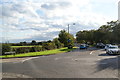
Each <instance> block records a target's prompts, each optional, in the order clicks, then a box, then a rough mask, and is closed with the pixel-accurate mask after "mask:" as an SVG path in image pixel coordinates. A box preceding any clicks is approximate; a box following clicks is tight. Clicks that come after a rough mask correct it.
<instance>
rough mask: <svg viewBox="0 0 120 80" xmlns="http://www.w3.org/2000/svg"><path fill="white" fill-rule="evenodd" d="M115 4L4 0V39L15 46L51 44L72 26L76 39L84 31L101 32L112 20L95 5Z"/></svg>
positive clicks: (0, 16) (1, 16) (90, 0)
mask: <svg viewBox="0 0 120 80" xmlns="http://www.w3.org/2000/svg"><path fill="white" fill-rule="evenodd" d="M115 1H117V0H110V1H108V0H107V1H105V2H104V1H103V0H101V1H96V0H52V1H51V0H4V1H2V2H1V3H2V4H1V3H0V11H1V12H2V14H0V23H2V22H3V24H0V26H1V27H2V28H3V32H4V33H5V34H4V35H3V38H4V40H5V39H7V40H9V41H11V42H19V41H24V40H27V41H30V40H33V39H34V40H49V39H53V38H54V37H56V36H57V35H58V33H59V31H60V30H62V29H65V30H67V25H68V24H70V32H71V33H72V34H74V35H75V33H76V32H77V31H80V30H86V29H87V30H90V29H97V28H99V27H100V25H103V24H105V23H106V22H107V21H110V20H112V19H111V18H110V17H109V16H106V14H101V13H98V12H95V11H94V10H93V7H94V3H95V4H99V3H101V5H103V3H104V5H105V4H106V3H107V4H109V3H111V2H115ZM72 23H76V25H75V26H73V25H72Z"/></svg>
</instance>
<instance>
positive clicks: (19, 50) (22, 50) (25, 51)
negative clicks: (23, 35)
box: [13, 47, 30, 54]
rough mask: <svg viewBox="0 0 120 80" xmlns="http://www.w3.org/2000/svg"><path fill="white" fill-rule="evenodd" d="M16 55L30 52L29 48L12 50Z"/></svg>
mask: <svg viewBox="0 0 120 80" xmlns="http://www.w3.org/2000/svg"><path fill="white" fill-rule="evenodd" d="M13 50H14V51H15V52H16V53H17V54H18V53H28V52H30V47H20V48H15V49H13Z"/></svg>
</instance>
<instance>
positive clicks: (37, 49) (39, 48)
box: [30, 46, 43, 52]
mask: <svg viewBox="0 0 120 80" xmlns="http://www.w3.org/2000/svg"><path fill="white" fill-rule="evenodd" d="M39 51H43V48H42V47H40V46H35V47H31V49H30V52H39Z"/></svg>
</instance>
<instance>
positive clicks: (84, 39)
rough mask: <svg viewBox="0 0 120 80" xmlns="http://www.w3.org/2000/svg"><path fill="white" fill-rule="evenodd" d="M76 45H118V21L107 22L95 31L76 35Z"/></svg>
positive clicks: (119, 37)
mask: <svg viewBox="0 0 120 80" xmlns="http://www.w3.org/2000/svg"><path fill="white" fill-rule="evenodd" d="M76 40H77V42H78V43H89V44H94V43H99V42H102V43H104V44H107V43H111V44H113V43H114V44H120V23H119V22H118V21H111V22H107V24H106V25H102V26H101V27H100V28H99V29H97V30H84V31H79V32H77V34H76Z"/></svg>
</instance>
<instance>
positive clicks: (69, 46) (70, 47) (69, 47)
mask: <svg viewBox="0 0 120 80" xmlns="http://www.w3.org/2000/svg"><path fill="white" fill-rule="evenodd" d="M72 25H75V23H73V24H72ZM69 28H70V24H68V34H70V30H69ZM70 41H71V40H70V39H68V43H70ZM68 49H72V46H71V45H68Z"/></svg>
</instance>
